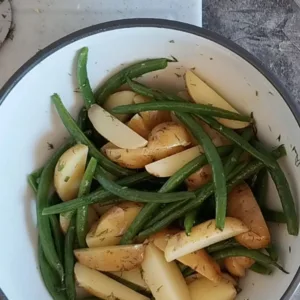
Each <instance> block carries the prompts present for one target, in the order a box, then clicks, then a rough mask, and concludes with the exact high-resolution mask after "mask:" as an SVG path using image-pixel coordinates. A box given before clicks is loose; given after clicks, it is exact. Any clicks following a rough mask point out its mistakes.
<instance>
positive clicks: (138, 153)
mask: <svg viewBox="0 0 300 300" xmlns="http://www.w3.org/2000/svg"><path fill="white" fill-rule="evenodd" d="M105 154H106V156H107V157H108V158H109V159H110V160H111V161H113V162H115V163H117V164H118V165H120V166H122V167H125V168H128V169H141V168H144V167H145V166H146V165H148V164H149V163H151V162H153V161H154V160H155V159H154V156H153V155H152V152H151V151H150V150H149V149H148V148H138V149H106V150H105Z"/></svg>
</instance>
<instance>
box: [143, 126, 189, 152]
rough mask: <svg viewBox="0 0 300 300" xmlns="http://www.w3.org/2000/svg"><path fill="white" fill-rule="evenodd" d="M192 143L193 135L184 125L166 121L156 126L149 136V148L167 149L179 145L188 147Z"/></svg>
mask: <svg viewBox="0 0 300 300" xmlns="http://www.w3.org/2000/svg"><path fill="white" fill-rule="evenodd" d="M190 144H191V136H190V134H189V133H188V131H187V130H186V129H185V127H184V126H182V125H180V124H177V123H174V122H165V123H161V124H159V125H157V126H156V127H154V128H153V129H152V131H151V133H150V134H149V137H148V145H147V147H148V148H149V149H165V148H172V147H177V146H183V147H187V146H189V145H190Z"/></svg>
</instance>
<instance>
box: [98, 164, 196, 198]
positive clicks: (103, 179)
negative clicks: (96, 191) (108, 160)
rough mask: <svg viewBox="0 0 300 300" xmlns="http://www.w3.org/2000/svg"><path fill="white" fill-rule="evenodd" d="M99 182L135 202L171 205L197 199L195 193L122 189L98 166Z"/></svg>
mask: <svg viewBox="0 0 300 300" xmlns="http://www.w3.org/2000/svg"><path fill="white" fill-rule="evenodd" d="M95 177H96V179H97V181H99V183H100V184H101V185H102V187H103V188H104V189H105V190H108V191H109V192H111V193H112V194H114V195H116V196H118V197H120V198H122V199H126V200H129V201H133V202H155V203H170V202H176V201H182V200H187V199H193V198H195V194H194V193H193V192H176V193H166V194H158V193H155V192H143V191H139V190H134V189H130V188H128V187H122V186H120V185H119V184H117V183H115V182H113V181H112V180H110V179H108V178H107V176H106V174H105V172H104V171H103V168H102V167H100V166H98V167H97V173H96V174H95Z"/></svg>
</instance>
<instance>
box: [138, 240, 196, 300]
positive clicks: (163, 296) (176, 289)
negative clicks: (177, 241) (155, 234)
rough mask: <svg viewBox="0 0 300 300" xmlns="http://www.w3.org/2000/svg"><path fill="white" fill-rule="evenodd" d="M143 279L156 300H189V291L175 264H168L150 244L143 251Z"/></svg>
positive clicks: (162, 255)
mask: <svg viewBox="0 0 300 300" xmlns="http://www.w3.org/2000/svg"><path fill="white" fill-rule="evenodd" d="M142 269H143V277H144V279H145V282H146V284H147V285H148V287H149V288H150V290H151V292H152V294H153V296H154V297H155V299H156V300H190V299H191V298H190V295H189V291H188V288H187V285H186V283H185V281H184V278H183V276H182V274H181V273H180V270H179V268H178V267H177V265H176V263H175V262H171V263H168V262H166V260H165V258H164V254H163V252H162V251H160V250H159V249H158V248H156V247H155V246H154V245H153V244H152V243H149V244H148V245H147V246H146V249H145V259H144V261H143V262H142Z"/></svg>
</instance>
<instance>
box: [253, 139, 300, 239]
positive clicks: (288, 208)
mask: <svg viewBox="0 0 300 300" xmlns="http://www.w3.org/2000/svg"><path fill="white" fill-rule="evenodd" d="M257 145H259V143H256V147H258V150H257V151H260V152H261V153H262V154H264V155H265V156H266V153H267V151H266V150H265V149H263V147H261V146H257ZM268 170H269V173H270V175H271V177H272V179H273V181H274V183H275V186H276V189H277V192H278V195H279V198H280V201H281V205H282V209H283V213H284V215H285V218H286V225H287V230H288V233H289V234H290V235H294V236H297V235H298V233H299V221H298V216H297V213H296V208H295V203H294V199H293V195H292V192H291V189H290V186H289V183H288V181H287V179H286V177H285V175H284V173H283V171H282V169H281V168H280V166H279V164H278V162H277V161H276V160H275V161H274V164H273V166H272V167H271V168H268Z"/></svg>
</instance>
